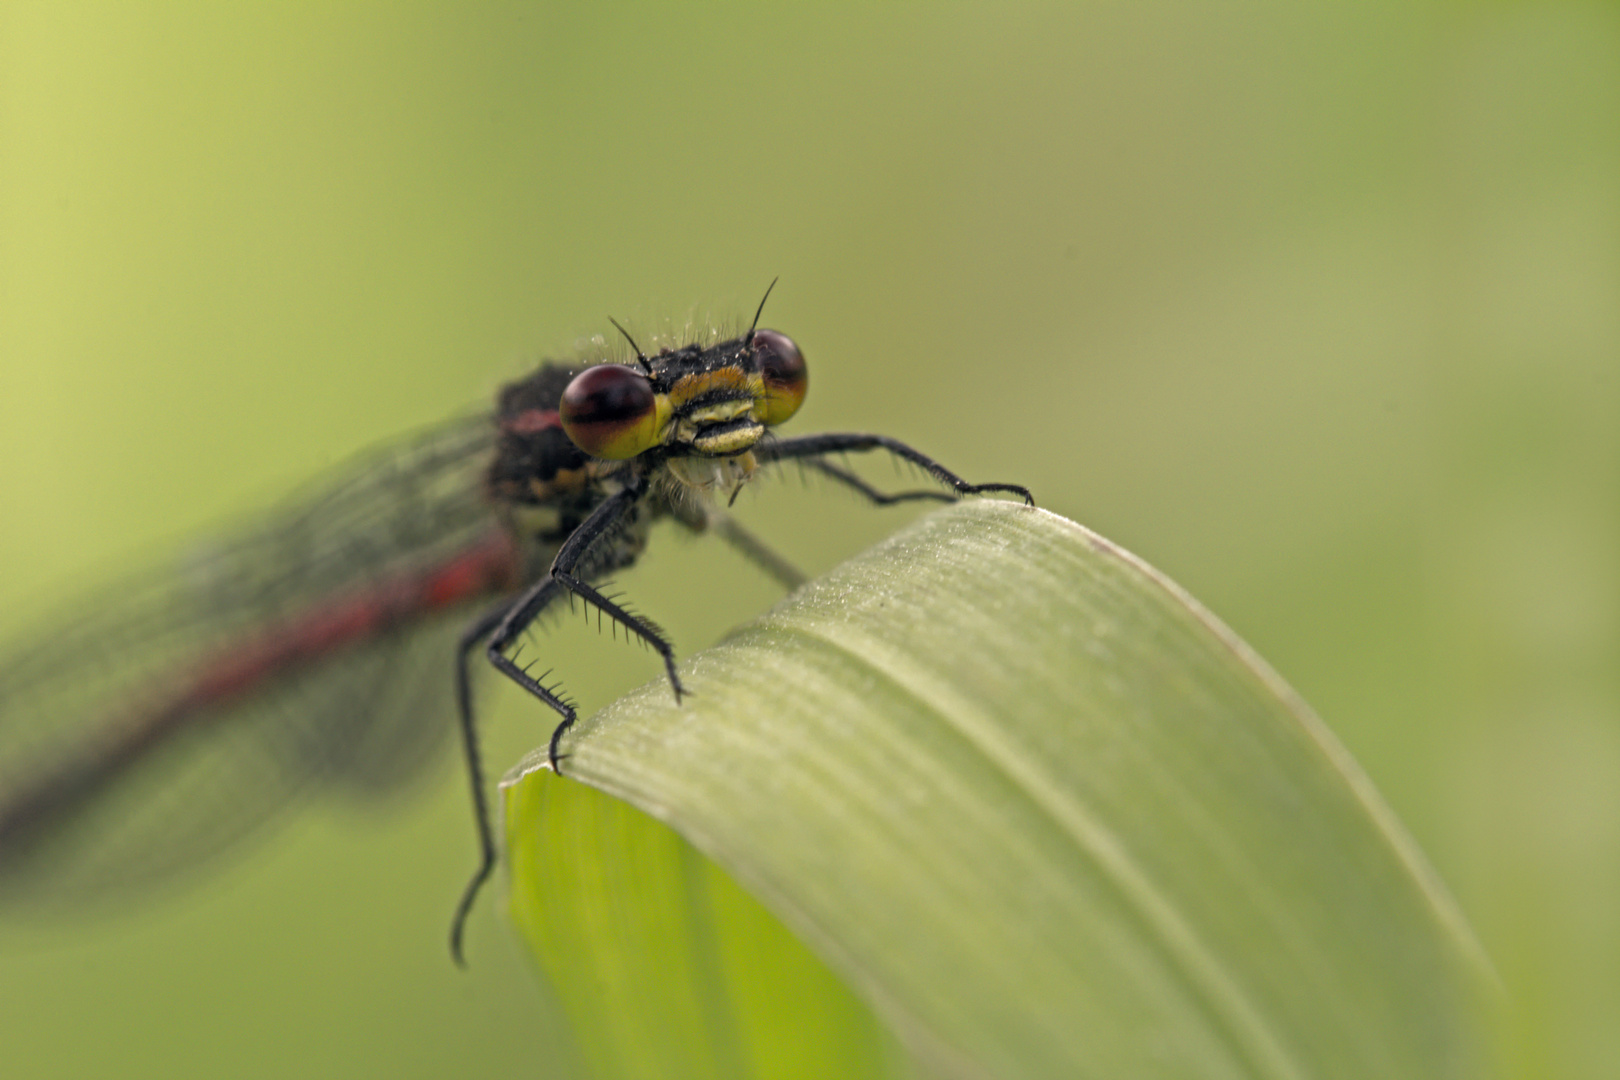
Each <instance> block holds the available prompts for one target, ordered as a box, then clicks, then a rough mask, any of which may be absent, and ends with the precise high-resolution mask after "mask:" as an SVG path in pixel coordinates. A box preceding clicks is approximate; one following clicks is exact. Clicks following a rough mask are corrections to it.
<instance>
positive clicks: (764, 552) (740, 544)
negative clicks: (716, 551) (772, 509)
mask: <svg viewBox="0 0 1620 1080" xmlns="http://www.w3.org/2000/svg"><path fill="white" fill-rule="evenodd" d="M928 494H930V495H937V494H940V493H939V492H933V491H931V492H929V493H928ZM941 497H942V498H945V499H949V498H950V496H949V495H942V496H941ZM702 513H703V519H702V522H701V524H699V525H698V526H697V527H698V528H701V529H708V530H709V531H711V532H713V533H714V534H715V535H716V536H718V537H720V539H722V540H724V541H725V542H726V543H728V544H730V545H731V546H732V548H733V549H735V550H736V551H737V552H738V553H739V554H741V555H742V556H743V557H744V558H746V559H747V560H748V561H749V562H751V563H753V564H754V565H755V566H757V567H759V568H760V569H761V570H763V571H765V572H766V573H767V574H769V575H770V576H771V577H773V578H775V579H776V580H777V582H778V583H779V584H780V585H781V586H782V587H783V588H786V589H797V588H798V587H799V586H800V585H803V584H804V583H805V582H806V581H808V580H810V579H809V578H808V577H806V576H805V574H804V571H802V570H800V569H799V568H798V567H796V566H794V565H793V564H792V563H790V562H788V561H787V560H786V559H784V558H782V556H780V555H778V554H777V553H776V552H774V551H772V550H771V549H770V548H769V547H768V546H766V544H765V542H764V541H763V540H761V539H760V538H759V537H757V536H755V535H754V534H753V533H751V532H749V531H748V530H747V529H745V528H743V527H742V525H741V524H740V523H739V522H738V521H737V519H736V518H734V517H732V516H731V515H730V514H728V513H726V512H725V511H724V510H722V509H720V508H719V507H718V506H706V507H704V508H703V511H702Z"/></svg>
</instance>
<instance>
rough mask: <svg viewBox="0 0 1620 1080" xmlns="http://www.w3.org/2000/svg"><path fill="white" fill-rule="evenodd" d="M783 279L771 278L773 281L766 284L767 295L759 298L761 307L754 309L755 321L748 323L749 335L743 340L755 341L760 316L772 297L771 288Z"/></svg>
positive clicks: (749, 342)
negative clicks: (766, 302) (755, 331)
mask: <svg viewBox="0 0 1620 1080" xmlns="http://www.w3.org/2000/svg"><path fill="white" fill-rule="evenodd" d="M781 280H782V279H781V277H773V278H771V283H770V284H769V285H767V286H765V295H764V296H762V297H760V298H759V307H758V308H757V309H756V310H755V311H754V321H753V322H751V323H749V324H748V335H747V336H746V337H744V338H743V341H745V342H747V343H748V344H750V345H752V344H753V343H754V330H755V328H757V327H758V326H759V317H760V315H761V314H762V313H763V312H764V311H765V301H767V300H769V299H770V298H771V290H772V289H774V288H776V283H777V282H778V281H781Z"/></svg>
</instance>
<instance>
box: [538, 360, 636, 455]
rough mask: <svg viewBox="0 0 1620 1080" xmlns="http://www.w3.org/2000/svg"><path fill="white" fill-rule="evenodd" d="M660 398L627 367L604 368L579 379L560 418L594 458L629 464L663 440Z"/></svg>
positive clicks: (566, 396)
mask: <svg viewBox="0 0 1620 1080" xmlns="http://www.w3.org/2000/svg"><path fill="white" fill-rule="evenodd" d="M658 413H659V409H658V395H657V394H655V393H654V392H653V388H652V383H650V382H649V381H647V376H645V375H643V374H641V372H639V371H637V370H635V369H634V368H632V367H627V366H625V365H624V364H598V365H597V366H595V367H590V368H586V369H585V370H584V371H582V372H580V373H579V374H578V375H575V376H574V381H573V382H571V383H569V384H568V389H566V390H564V391H563V396H562V404H561V405H559V406H558V408H557V416H558V418H559V419H560V420H561V421H562V429H563V431H564V432H566V433H567V435H568V437H569V438H570V439H572V440H573V441H574V445H575V446H577V447H579V448H580V449H581V450H583V451H585V452H586V453H587V454H589V455H591V456H592V457H599V458H607V459H608V460H610V461H624V460H625V459H627V458H633V457H635V456H636V455H637V454H640V453H642V452H644V451H646V450H650V449H652V447H653V446H654V445H656V444H657V442H658V434H659V426H660V425H659V423H658Z"/></svg>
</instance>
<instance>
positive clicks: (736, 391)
mask: <svg viewBox="0 0 1620 1080" xmlns="http://www.w3.org/2000/svg"><path fill="white" fill-rule="evenodd" d="M637 360H638V361H639V362H640V363H641V365H642V367H643V369H644V370H638V369H637V368H634V367H631V366H629V365H628V364H598V365H596V366H595V367H591V368H587V369H586V370H584V371H582V372H581V373H580V374H579V375H577V376H575V377H574V380H573V382H571V383H569V385H568V388H567V389H566V390H565V391H564V392H563V396H562V402H561V405H560V407H559V410H558V415H559V420H560V421H561V423H562V427H563V430H564V431H565V432H566V433H567V435H568V437H569V438H570V439H572V440H573V442H574V445H575V446H578V447H579V448H580V449H581V450H583V451H585V452H586V453H587V454H590V455H591V456H593V457H599V458H606V459H608V460H612V461H623V460H627V459H629V458H634V457H640V456H641V455H642V454H645V453H647V452H648V451H651V450H659V451H661V453H662V455H663V456H664V457H667V458H669V459H680V458H708V459H729V458H734V457H738V456H740V455H743V454H746V453H748V451H749V450H751V449H752V448H753V447H754V444H755V443H757V442H759V440H760V438H761V437H762V436H763V435H764V434H765V429H766V428H767V427H770V426H773V425H776V424H780V423H782V422H783V421H785V420H787V419H788V418H789V417H791V416H792V415H793V414H794V413H795V412H797V411H798V408H799V405H800V403H801V402H803V400H804V393H805V388H806V386H807V384H808V383H807V376H806V370H805V363H804V355H803V354H802V353H801V352H800V351H799V347H798V346H797V345H795V344H794V343H793V340H792V339H791V338H789V337H788V336H787V335H786V334H781V333H778V332H776V331H774V330H757V331H753V332H750V333H749V334H748V335H746V336H744V337H741V338H735V339H733V340H730V341H723V342H721V343H720V344H718V345H714V346H712V347H710V348H707V349H705V348H701V347H699V346H696V345H689V346H686V347H685V348H681V349H668V350H665V351H663V352H661V353H659V354H658V355H656V356H653V357H650V358H649V357H645V356H642V355H640V353H639V352H638V354H637ZM687 471H690V470H687ZM709 471H710V470H707V469H699V470H698V472H701V473H703V474H704V475H707V473H708V472H709ZM676 475H684V473H683V472H682V471H681V470H677V471H676Z"/></svg>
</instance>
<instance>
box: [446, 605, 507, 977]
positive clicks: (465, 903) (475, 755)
mask: <svg viewBox="0 0 1620 1080" xmlns="http://www.w3.org/2000/svg"><path fill="white" fill-rule="evenodd" d="M511 606H512V601H510V600H503V601H502V602H501V604H500V606H499V607H494V608H491V609H490V610H489V611H487V612H485V613H484V614H483V615H481V616H479V618H478V620H477V621H476V622H474V623H472V624H471V625H469V626H468V627H467V629H466V630H464V631H463V632H462V635H461V640H460V641H459V642H458V643H457V646H456V712H457V714H458V718H459V720H460V723H461V749H462V753H463V756H464V757H465V758H466V761H467V779H468V781H469V782H470V783H471V784H472V800H473V821H474V823H475V824H477V826H478V869H477V870H476V871H474V872H473V876H472V880H471V881H469V882H467V887H466V888H465V889H464V890H462V893H461V901H460V902H459V903H458V904H456V914H455V916H454V918H452V919H451V921H450V958H451V959H452V960H454V961H455V962H456V966H457V967H461V968H464V967H466V966H467V961H466V958H465V956H464V955H463V954H462V951H461V937H462V932H463V931H464V930H466V928H467V916H468V915H469V914H471V912H472V906H473V901H474V900H475V899H477V897H478V890H479V889H481V888H483V886H484V882H486V881H488V880H489V875H490V874H491V873H493V872H494V870H495V830H494V829H493V828H492V827H491V826H490V823H489V797H488V796H487V795H486V794H485V793H484V765H483V759H482V757H481V755H480V754H479V752H478V729H477V728H476V727H475V726H474V724H473V704H472V671H471V668H470V666H469V665H470V664H471V663H472V652H473V650H474V649H476V648H477V647H478V643H479V642H481V641H483V640H484V639H485V638H487V637H489V635H490V634H493V633H494V632H495V628H496V627H497V626H499V625H500V624H501V620H503V619H505V618H506V613H507V611H508V610H509V609H510V608H511Z"/></svg>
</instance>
